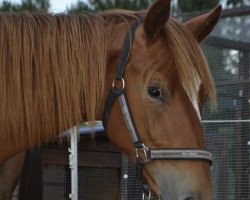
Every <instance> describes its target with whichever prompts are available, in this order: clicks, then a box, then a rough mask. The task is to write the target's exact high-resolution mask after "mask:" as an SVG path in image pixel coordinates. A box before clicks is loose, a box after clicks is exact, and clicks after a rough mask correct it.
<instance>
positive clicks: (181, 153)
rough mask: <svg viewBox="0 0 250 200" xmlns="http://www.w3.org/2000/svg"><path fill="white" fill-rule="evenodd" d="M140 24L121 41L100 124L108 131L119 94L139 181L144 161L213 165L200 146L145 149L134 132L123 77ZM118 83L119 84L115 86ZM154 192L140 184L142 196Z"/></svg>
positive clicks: (137, 22)
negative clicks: (192, 162) (191, 162)
mask: <svg viewBox="0 0 250 200" xmlns="http://www.w3.org/2000/svg"><path fill="white" fill-rule="evenodd" d="M139 25H140V20H135V21H134V22H133V23H132V25H131V27H130V30H129V32H128V33H127V35H126V37H125V40H124V42H123V47H122V50H121V54H120V58H119V62H118V65H117V69H116V74H115V79H114V81H113V84H112V88H111V90H110V92H109V94H108V97H107V101H106V104H105V107H104V112H103V125H104V129H105V131H107V123H108V118H109V114H110V112H111V109H112V106H113V104H114V102H115V100H116V98H117V97H119V102H120V106H121V110H122V113H123V117H124V120H125V122H126V125H127V128H128V130H129V133H130V136H131V139H132V142H133V146H134V149H135V154H136V176H137V179H138V180H139V181H141V182H144V181H143V179H142V172H143V167H144V164H145V163H147V162H150V161H153V160H192V161H194V160H199V161H206V162H209V164H210V166H211V165H212V162H213V161H212V154H211V153H210V152H208V151H205V150H202V149H191V148H183V149H182V148H177V149H170V148H161V149H150V148H148V147H147V146H146V145H145V144H144V143H143V142H142V140H141V139H140V136H139V134H138V133H137V131H136V127H135V125H134V122H133V118H132V115H131V112H130V109H129V104H128V102H127V99H126V94H125V81H124V79H123V75H124V71H125V69H126V65H127V61H128V58H129V54H130V50H131V46H132V43H133V40H134V38H135V32H136V29H137V28H138V27H139ZM118 85H121V86H120V87H118ZM152 198H153V194H152V193H151V191H150V188H149V186H148V185H147V184H143V199H152Z"/></svg>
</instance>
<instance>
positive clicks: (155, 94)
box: [148, 87, 165, 101]
mask: <svg viewBox="0 0 250 200" xmlns="http://www.w3.org/2000/svg"><path fill="white" fill-rule="evenodd" d="M148 95H149V96H150V97H152V98H154V99H158V100H161V101H165V98H164V97H163V96H162V92H161V89H160V88H159V87H148Z"/></svg>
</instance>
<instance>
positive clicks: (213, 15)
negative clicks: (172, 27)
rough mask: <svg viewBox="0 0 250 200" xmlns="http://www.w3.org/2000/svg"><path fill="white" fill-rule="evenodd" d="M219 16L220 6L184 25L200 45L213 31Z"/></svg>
mask: <svg viewBox="0 0 250 200" xmlns="http://www.w3.org/2000/svg"><path fill="white" fill-rule="evenodd" d="M220 14H221V6H220V5H219V6H217V7H216V8H214V9H213V10H212V11H211V12H209V13H207V14H204V15H201V16H198V17H196V18H194V19H191V20H189V21H187V22H186V23H185V24H186V26H187V27H188V28H189V30H191V32H192V33H193V35H194V36H195V38H196V39H197V41H198V42H199V43H200V42H201V41H202V40H204V39H205V38H206V37H207V36H208V35H209V34H210V33H211V32H212V30H213V28H214V26H215V25H216V24H217V22H218V20H219V18H220Z"/></svg>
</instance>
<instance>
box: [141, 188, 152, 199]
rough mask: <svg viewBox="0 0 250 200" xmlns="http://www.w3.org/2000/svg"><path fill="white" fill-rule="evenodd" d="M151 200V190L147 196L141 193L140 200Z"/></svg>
mask: <svg viewBox="0 0 250 200" xmlns="http://www.w3.org/2000/svg"><path fill="white" fill-rule="evenodd" d="M151 198H152V192H151V190H149V191H148V194H146V193H145V192H143V193H142V200H150V199H151Z"/></svg>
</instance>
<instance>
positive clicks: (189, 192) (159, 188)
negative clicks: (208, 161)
mask: <svg viewBox="0 0 250 200" xmlns="http://www.w3.org/2000/svg"><path fill="white" fill-rule="evenodd" d="M182 162H183V161H180V162H177V163H175V162H170V164H169V163H168V164H166V163H167V162H166V161H163V162H162V161H156V162H155V163H153V162H152V165H151V164H150V165H151V166H150V165H149V166H147V167H146V168H147V170H146V171H147V173H148V174H150V175H149V176H146V177H147V178H146V179H147V181H148V183H149V185H150V187H151V188H154V189H153V190H154V191H153V193H155V194H157V196H159V199H160V200H212V191H211V179H210V177H209V176H207V177H204V174H206V173H207V172H206V169H204V168H201V166H203V163H202V162H201V163H200V164H199V163H197V165H198V167H194V166H195V165H194V166H193V167H191V166H190V168H189V167H188V169H186V170H185V169H184V168H183V166H182ZM185 162H187V163H189V161H184V163H185ZM191 162H192V161H191ZM179 163H180V164H179ZM191 165H192V163H191ZM199 165H200V166H199ZM205 168H206V167H205ZM208 169H209V167H208ZM208 174H209V173H208ZM149 177H151V178H149Z"/></svg>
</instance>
